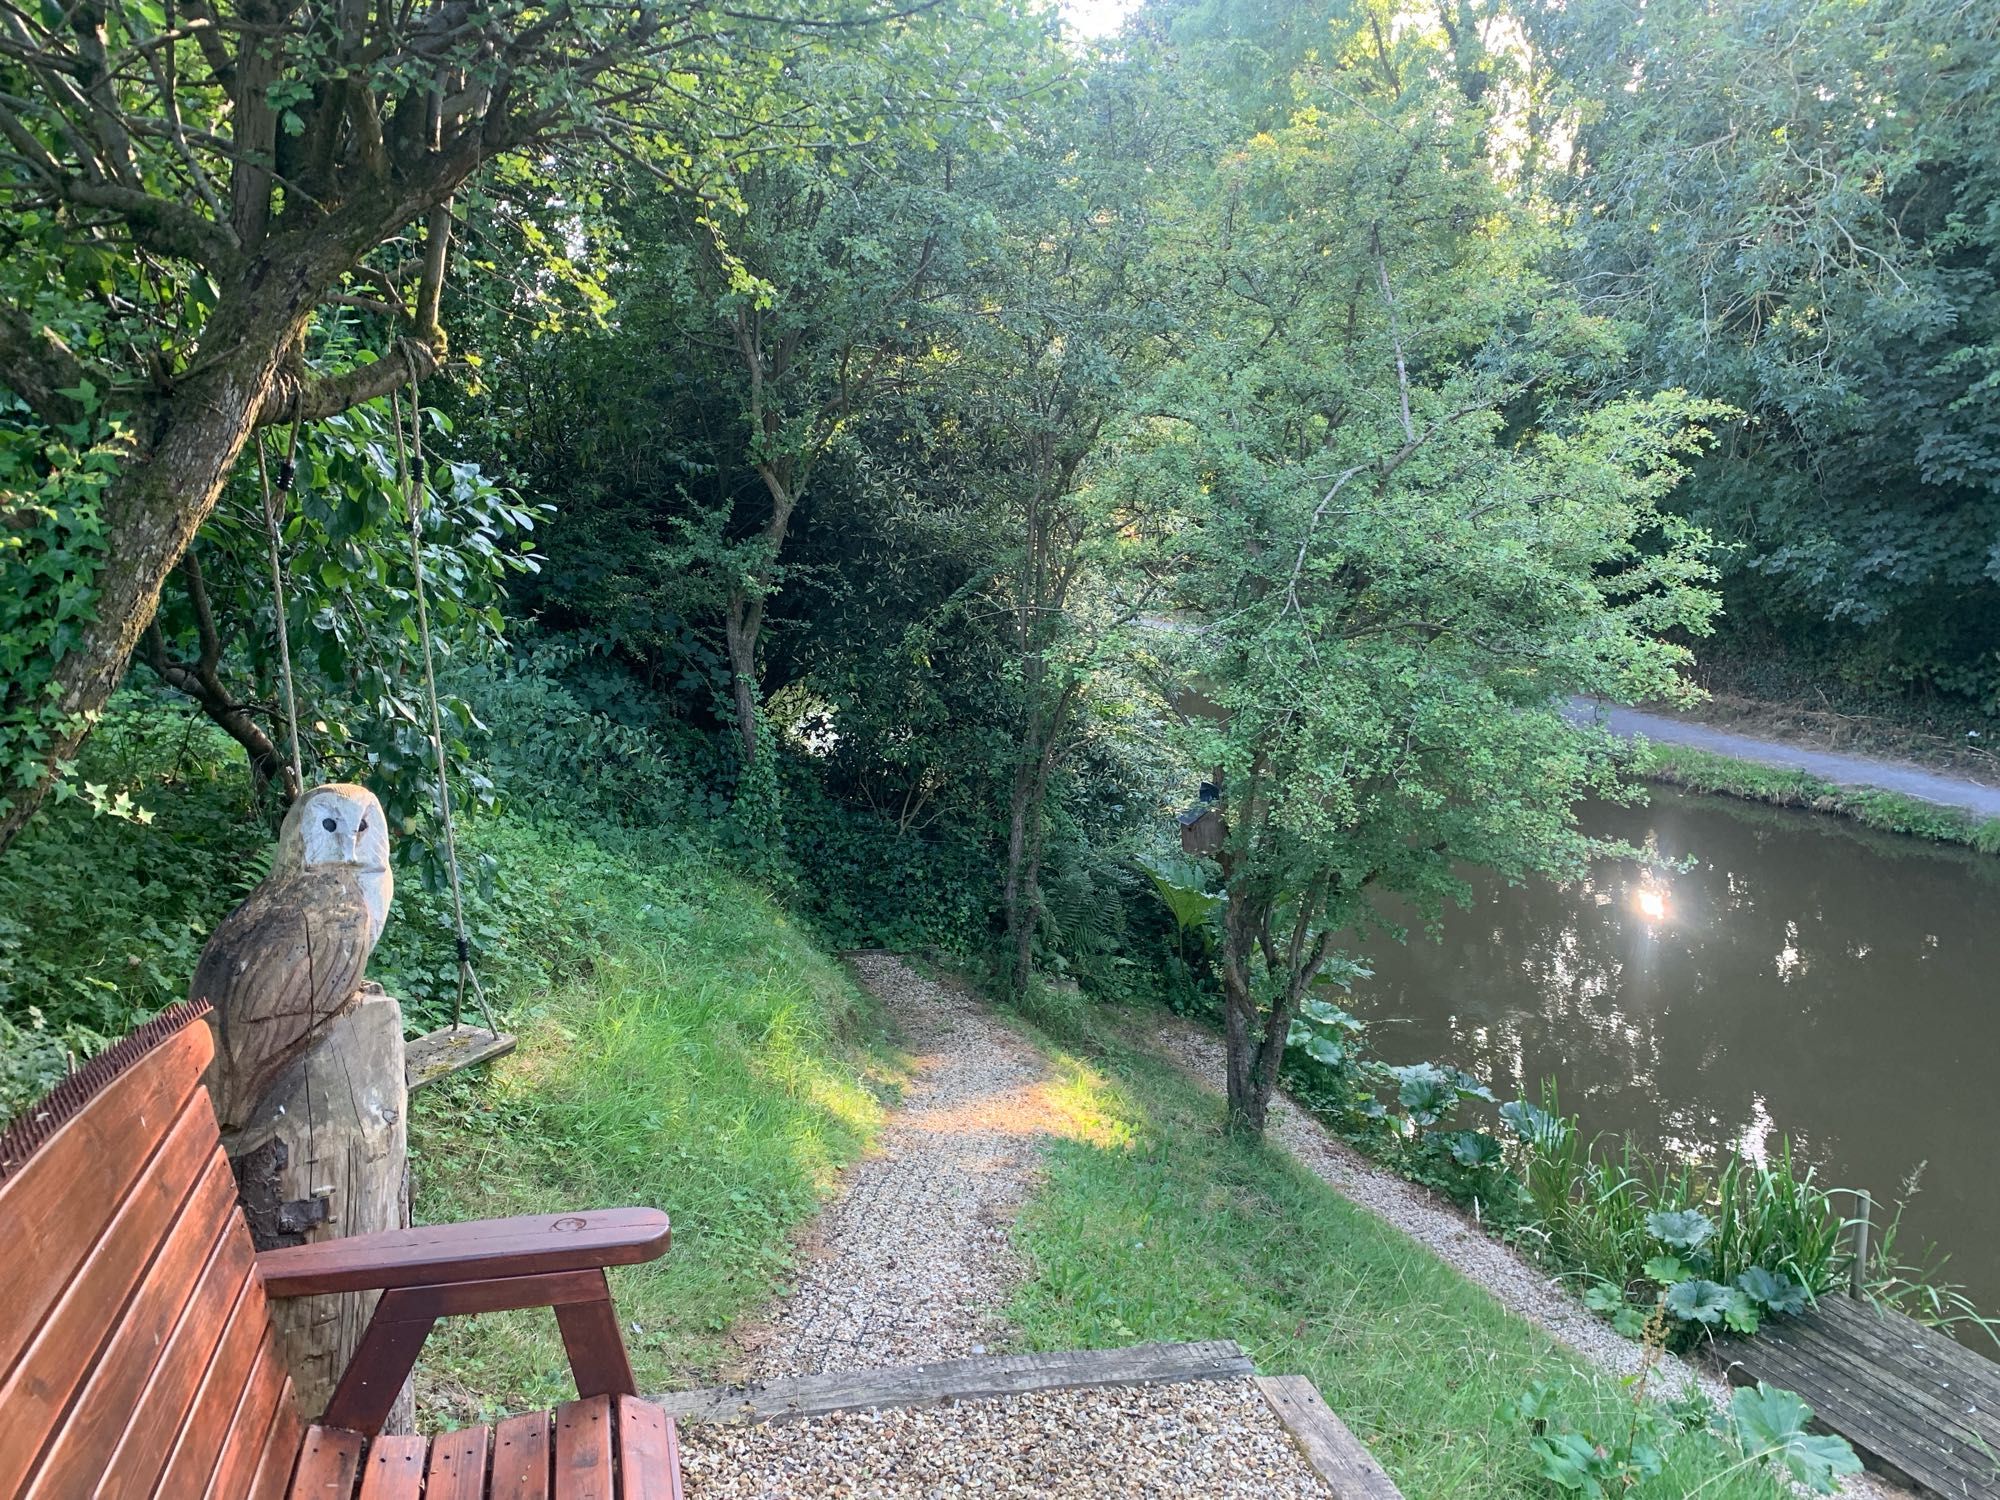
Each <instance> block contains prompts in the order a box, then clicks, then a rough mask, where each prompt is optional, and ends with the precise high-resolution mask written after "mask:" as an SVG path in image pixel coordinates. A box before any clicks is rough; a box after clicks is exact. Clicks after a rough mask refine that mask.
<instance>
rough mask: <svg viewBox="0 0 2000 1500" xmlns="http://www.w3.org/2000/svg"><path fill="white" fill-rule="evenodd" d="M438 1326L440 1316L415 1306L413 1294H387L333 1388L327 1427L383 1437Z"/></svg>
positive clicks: (400, 1291) (323, 1421)
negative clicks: (382, 1432) (418, 1357)
mask: <svg viewBox="0 0 2000 1500" xmlns="http://www.w3.org/2000/svg"><path fill="white" fill-rule="evenodd" d="M436 1322H437V1315H436V1314H435V1313H430V1312H426V1311H424V1310H423V1309H422V1308H421V1307H420V1306H418V1305H415V1299H413V1298H412V1297H411V1295H410V1293H409V1292H408V1291H406V1290H403V1289H398V1290H395V1291H389V1292H384V1293H383V1294H382V1300H381V1301H379V1302H377V1303H376V1304H375V1316H374V1317H373V1318H372V1319H371V1320H370V1321H369V1324H368V1331H367V1332H366V1333H364V1334H362V1335H361V1343H360V1344H359V1345H358V1346H357V1347H356V1348H355V1351H354V1358H353V1359H352V1360H350V1361H349V1362H348V1366H347V1372H346V1373H345V1374H344V1375H342V1376H341V1377H340V1384H339V1385H337V1386H335V1387H334V1388H333V1399H332V1400H330V1401H328V1402H327V1403H326V1415H325V1416H323V1417H321V1418H320V1419H319V1420H320V1423H321V1425H322V1426H326V1427H341V1428H345V1429H346V1430H347V1431H349V1432H361V1433H366V1434H367V1435H368V1436H369V1437H373V1436H374V1435H375V1434H376V1433H378V1432H380V1431H381V1430H382V1424H383V1423H384V1422H386V1421H388V1420H389V1412H390V1410H391V1409H392V1408H393V1407H394V1406H395V1404H396V1397H397V1395H398V1394H399V1393H400V1392H401V1391H402V1389H403V1382H404V1381H406V1380H408V1379H409V1378H410V1371H411V1370H413V1369H415V1368H416V1364H417V1355H418V1353H419V1352H421V1351H422V1349H423V1347H424V1340H425V1339H427V1338H429V1337H430V1333H431V1327H432V1325H433V1324H435V1323H436Z"/></svg>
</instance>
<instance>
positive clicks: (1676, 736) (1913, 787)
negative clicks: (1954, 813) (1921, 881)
mask: <svg viewBox="0 0 2000 1500" xmlns="http://www.w3.org/2000/svg"><path fill="white" fill-rule="evenodd" d="M1569 713H1570V716H1571V717H1572V718H1574V719H1576V720H1578V721H1579V722H1585V723H1587V722H1590V721H1591V720H1593V719H1595V720H1596V721H1597V722H1598V723H1601V724H1603V725H1605V727H1607V728H1608V729H1610V730H1611V732H1612V733H1613V734H1616V735H1620V736H1622V737H1624V738H1626V739H1631V738H1633V737H1635V736H1638V735H1643V736H1645V737H1646V738H1647V739H1649V740H1651V741H1653V742H1654V743H1655V744H1661V745H1687V746H1690V747H1691V748H1693V749H1696V750H1707V751H1709V752H1711V753H1712V754H1715V755H1727V756H1730V757H1732V758H1733V759H1736V760H1747V761H1753V762H1755V763H1756V764H1758V765H1761V766H1780V767H1783V768H1784V769H1786V770H1792V771H1804V772H1806V773H1807V774H1808V775H1812V776H1817V777H1819V778H1820V779H1821V780H1823V781H1831V782H1833V783H1834V784H1835V785H1836V786H1866V787H1879V788H1881V789H1882V790H1884V791H1890V792H1901V793H1903V794H1904V795H1905V796H1908V797H1916V798H1919V799H1921V800H1922V801H1925V802H1935V803H1938V804H1939V805H1941V806H1944V807H1957V808H1963V809H1964V810H1965V811H1966V812H1969V813H1971V814H1973V815H1974V816H1975V817H1981V818H2000V787H1991V786H1985V785H1983V784H1981V783H1980V782H1977V781H1968V780H1966V779H1965V778H1964V777H1960V776H1944V775H1940V774H1939V773H1938V772H1936V771H1926V770H1924V769H1923V768H1922V767H1920V766H1913V765H1909V764H1906V763H1905V762H1902V761H1895V760H1880V759H1877V758H1876V757H1874V756H1869V755H1843V754H1840V753H1839V752H1837V751H1832V750H1810V749H1807V748H1806V747H1805V746H1803V745H1788V744H1786V743H1784V742H1783V741H1781V740H1769V739H1762V738H1759V737H1757V736H1754V735H1748V734H1736V733H1734V732H1732V731H1730V730H1727V729H1711V728H1709V727H1708V725H1706V724H1695V723H1691V722H1689V721H1688V720H1686V719H1676V718H1673V717H1672V716H1670V715H1668V714H1656V713H1648V712H1646V711H1645V710H1643V709H1637V708H1620V707H1618V706H1616V705H1614V704H1609V703H1601V702H1599V701H1597V700H1596V699H1594V698H1572V699H1571V700H1570V706H1569Z"/></svg>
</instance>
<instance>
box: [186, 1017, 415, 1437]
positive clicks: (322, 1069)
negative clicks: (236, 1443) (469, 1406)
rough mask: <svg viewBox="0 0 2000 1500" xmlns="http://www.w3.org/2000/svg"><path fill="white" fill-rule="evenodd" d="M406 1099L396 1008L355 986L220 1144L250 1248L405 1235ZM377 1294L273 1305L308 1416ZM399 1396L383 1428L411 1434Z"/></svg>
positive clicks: (326, 1393)
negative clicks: (352, 995) (355, 992)
mask: <svg viewBox="0 0 2000 1500" xmlns="http://www.w3.org/2000/svg"><path fill="white" fill-rule="evenodd" d="M408 1110H409V1092H408V1088H407V1086H406V1084H405V1082H404V1058H403V1011H402V1007H401V1006H399V1005H398V1004H397V1003H396V1002H395V1000H394V999H393V998H391V997H390V996H389V995H387V994H385V993H384V992H383V991H382V989H381V987H380V986H378V985H374V984H365V985H363V986H362V988H361V992H360V994H359V996H358V997H357V998H356V1001H355V1003H354V1004H353V1005H352V1006H350V1007H349V1008H348V1009H346V1010H345V1011H343V1012H341V1014H340V1015H338V1016H336V1017H335V1018H334V1020H333V1021H332V1023H331V1024H329V1025H328V1026H327V1027H326V1029H325V1031H324V1032H323V1033H322V1034H321V1035H320V1036H319V1037H318V1038H317V1039H316V1040H315V1041H314V1042H313V1044H312V1045H311V1046H310V1047H309V1048H308V1049H307V1050H306V1052H305V1053H304V1054H303V1055H302V1056H301V1057H300V1058H298V1059H297V1061H295V1062H294V1063H293V1064H292V1065H291V1067H290V1068H289V1069H287V1070H286V1072H285V1073H284V1074H283V1075H281V1076H280V1077H279V1079H278V1081H277V1082H276V1084H275V1085H274V1086H273V1087H272V1089H271V1090H270V1092H269V1093H267V1094H266V1095H265V1096H264V1098H263V1099H262V1100H261V1101H260V1102H259V1104H258V1107H257V1110H256V1113H255V1114H254V1116H253V1117H252V1118H251V1120H250V1122H249V1123H248V1124H247V1125H245V1126H244V1127H243V1129H241V1130H239V1131H235V1132H233V1133H232V1134H231V1135H230V1136H228V1137H226V1138H225V1140H224V1145H225V1147H226V1149H227V1150H228V1152H229V1157H230V1160H231V1162H232V1163H233V1164H234V1165H235V1166H236V1169H237V1175H238V1180H239V1183H240V1185H241V1193H242V1200H243V1211H244V1216H245V1218H247V1219H248V1220H249V1221H250V1231H251V1237H252V1238H253V1239H254V1240H256V1242H257V1247H258V1248H259V1249H260V1250H269V1249H275V1248H277V1247H278V1246H280V1245H302V1244H308V1243H314V1242H317V1241H319V1240H328V1239H338V1238H344V1237H345V1236H347V1235H353V1234H372V1233H374V1232H376V1231H378V1230H384V1229H405V1228H408V1227H409V1223H410V1205H409V1193H408V1184H407V1171H406V1168H407V1166H408V1163H409V1136H408V1124H407V1121H406V1116H407V1114H408ZM378 1295H379V1294H377V1293H374V1292H349V1293H343V1294H340V1295H335V1296H321V1297H295V1298H288V1299H285V1300H283V1301H279V1302H277V1303H274V1304H273V1306H272V1315H273V1318H274V1320H275V1321H276V1324H277V1328H278V1339H279V1342H280V1344H281V1345H282V1347H283V1349H284V1352H285V1362H286V1364H287V1366H289V1368H290V1369H291V1372H292V1380H293V1383H294V1385H295V1386H296V1388H297V1390H298V1396H299V1406H300V1409H301V1410H302V1411H303V1412H304V1413H305V1415H306V1416H307V1418H308V1419H311V1418H316V1417H318V1416H319V1414H320V1413H321V1412H322V1411H324V1410H325V1408H326V1404H327V1402H328V1401H329V1400H330V1399H331V1398H332V1396H333V1392H334V1388H335V1386H336V1385H337V1384H338V1383H339V1380H340V1376H341V1373H342V1372H343V1371H345V1370H346V1369H347V1367H348V1364H349V1363H350V1361H351V1360H352V1359H353V1357H354V1354H355V1351H356V1349H358V1348H359V1347H360V1344H361V1339H362V1335H363V1334H364V1333H365V1332H366V1331H367V1328H368V1322H369V1319H370V1318H371V1317H372V1316H373V1315H374V1311H375V1302H376V1298H377V1296H378ZM410 1418H411V1405H410V1398H409V1393H408V1392H407V1391H405V1392H404V1393H403V1396H402V1399H401V1400H400V1401H399V1403H398V1404H397V1407H396V1409H395V1410H394V1411H392V1413H391V1415H390V1418H389V1423H388V1428H389V1430H390V1431H402V1432H407V1431H409V1430H410V1426H411V1422H410Z"/></svg>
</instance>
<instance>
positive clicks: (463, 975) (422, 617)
mask: <svg viewBox="0 0 2000 1500" xmlns="http://www.w3.org/2000/svg"><path fill="white" fill-rule="evenodd" d="M409 364H410V448H413V449H414V450H415V453H414V461H413V458H412V454H411V453H410V452H409V451H408V450H406V449H405V447H404V445H403V405H402V397H401V393H400V392H399V391H395V390H391V391H390V392H389V410H390V413H391V415H392V416H393V418H394V425H395V429H396V469H397V472H398V477H399V478H400V479H401V481H402V486H403V493H404V497H405V499H406V501H407V504H408V509H409V522H410V531H409V536H410V572H411V574H412V576H413V577H414V579H415V581H416V597H417V635H418V638H419V639H420V640H421V641H422V643H423V648H424V698H425V701H426V703H427V704H428V705H429V708H430V717H431V752H432V754H433V755H434V756H435V757H436V761H437V797H438V822H439V824H440V825H441V826H442V827H443V829H444V859H445V869H446V871H447V873H448V874H449V875H450V878H451V917H452V924H453V926H454V928H455V929H456V931H457V935H458V994H457V995H456V996H455V997H454V998H453V1000H452V1003H451V1029H452V1030H453V1031H456V1030H458V1029H459V1026H460V1024H461V1019H460V1018H461V1016H462V1015H463V1013H464V1010H465V991H466V988H467V986H468V985H469V986H470V987H471V989H472V994H473V998H474V999H475V1000H477V1001H478V1002H479V1010H480V1014H482V1015H483V1016H485V1017H486V1030H487V1032H488V1034H489V1035H492V1036H496V1037H497V1036H498V1035H499V1034H500V1028H499V1027H498V1026H497V1025H495V1024H494V1020H493V1008H492V1007H491V1006H490V1005H488V1004H487V1003H486V990H485V988H484V987H483V986H482V985H481V984H480V982H479V974H478V971H477V970H475V969H474V968H473V967H472V940H471V937H470V936H469V934H468V933H467V931H466V926H465V898H464V895H463V892H462V891H461V888H460V885H459V877H458V841H457V839H456V837H455V836H454V835H453V832H452V823H451V789H450V787H449V785H448V784H447V782H446V779H445V757H444V717H443V714H442V713H441V712H440V711H439V708H438V690H437V668H436V665H435V663H434V662H433V661H432V655H431V620H430V606H429V604H428V603H427V602H426V599H425V589H424V550H423V537H424V516H423V493H424V488H425V469H424V428H423V401H422V393H421V392H420V391H419V389H418V387H417V376H416V370H417V363H416V360H415V359H414V358H412V359H410V361H409Z"/></svg>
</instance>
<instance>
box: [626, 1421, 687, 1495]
mask: <svg viewBox="0 0 2000 1500" xmlns="http://www.w3.org/2000/svg"><path fill="white" fill-rule="evenodd" d="M617 1400H618V1474H619V1477H620V1478H621V1479H622V1480H623V1481H624V1488H623V1494H622V1500H681V1448H680V1441H679V1438H678V1435H677V1434H676V1433H675V1431H674V1419H673V1418H672V1417H670V1416H668V1415H667V1414H666V1413H665V1412H664V1411H662V1410H660V1408H659V1407H657V1406H655V1405H653V1403H652V1402H650V1401H640V1400H638V1399H636V1398H635V1397H632V1396H620V1397H618V1398H617Z"/></svg>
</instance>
